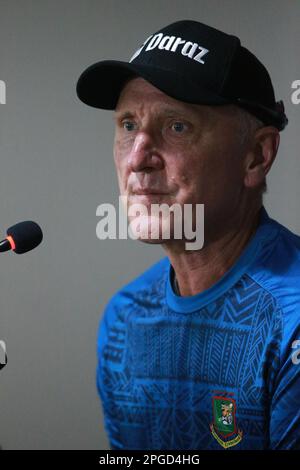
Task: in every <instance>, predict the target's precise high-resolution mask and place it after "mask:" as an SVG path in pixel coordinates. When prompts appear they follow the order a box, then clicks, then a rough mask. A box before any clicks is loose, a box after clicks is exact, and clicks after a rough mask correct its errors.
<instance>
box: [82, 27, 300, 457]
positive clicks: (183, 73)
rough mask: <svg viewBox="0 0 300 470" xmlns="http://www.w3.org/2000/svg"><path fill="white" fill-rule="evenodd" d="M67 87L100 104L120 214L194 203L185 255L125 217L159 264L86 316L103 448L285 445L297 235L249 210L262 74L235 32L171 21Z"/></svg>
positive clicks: (274, 120) (276, 107) (257, 184)
mask: <svg viewBox="0 0 300 470" xmlns="http://www.w3.org/2000/svg"><path fill="white" fill-rule="evenodd" d="M77 93H78V96H79V98H80V99H81V100H82V101H83V102H84V103H86V104H88V105H90V106H94V107H97V108H103V109H114V110H115V120H116V132H115V142H114V159H115V164H116V168H117V173H118V179H119V185H120V192H121V194H122V195H123V196H126V197H127V198H128V207H129V208H130V207H132V206H133V204H135V203H143V204H144V205H146V206H147V207H150V206H151V205H152V204H154V203H166V204H167V205H168V206H171V205H172V204H174V203H176V204H179V205H180V206H181V207H183V206H184V205H185V204H192V206H193V208H195V207H196V205H197V204H204V219H205V224H204V227H205V230H204V245H203V246H202V247H201V249H197V250H187V249H186V239H185V238H184V237H183V238H182V239H177V238H175V237H174V225H173V226H172V230H171V236H170V239H164V238H163V237H162V236H161V232H160V237H159V239H157V240H153V238H152V237H151V230H152V219H150V218H147V217H140V218H139V216H138V215H136V219H137V220H138V221H139V222H140V226H141V227H142V228H143V233H147V234H148V238H145V237H143V238H142V237H141V238H140V239H141V240H142V241H145V242H147V243H161V244H162V246H163V248H164V249H165V251H166V255H167V256H166V257H165V258H163V259H162V260H161V261H159V262H158V263H156V264H155V265H154V266H152V267H151V268H150V269H148V270H147V271H146V272H145V273H143V274H142V275H141V276H139V277H138V278H137V279H135V280H133V281H132V282H130V283H129V284H128V285H126V286H125V287H123V288H122V289H120V290H119V292H117V293H116V294H115V295H114V296H113V298H112V299H111V300H110V302H109V303H108V305H107V307H106V309H105V312H104V316H103V318H102V319H101V322H100V328H99V337H98V367H97V386H98V391H99V394H100V397H101V400H102V405H103V411H104V418H105V427H106V431H107V433H108V436H109V441H110V445H111V448H113V449H179V450H180V449H197V450H201V449H220V450H221V449H227V448H232V449H237V450H239V449H296V448H300V393H299V392H300V372H299V367H300V366H299V365H297V362H298V361H295V360H294V359H295V347H296V346H297V345H298V343H297V340H298V339H299V338H300V331H299V315H298V310H299V302H300V283H299V272H300V271H299V269H300V237H298V236H296V235H294V234H293V233H291V232H290V231H289V230H288V229H287V228H285V227H283V226H282V225H280V224H279V223H277V222H276V221H274V220H273V219H271V218H270V217H269V215H268V214H267V212H266V210H265V208H264V206H263V202H262V197H263V193H264V191H265V189H266V175H267V173H268V172H269V170H270V168H271V166H272V164H273V162H274V159H275V156H276V153H277V149H278V145H279V131H281V130H283V129H284V127H285V125H286V124H287V118H286V116H285V114H284V107H283V103H282V102H278V103H276V101H275V97H274V91H273V87H272V83H271V79H270V77H269V74H268V72H267V70H266V69H265V67H264V66H263V65H262V64H261V62H260V61H259V60H258V59H257V58H256V57H255V56H254V55H253V54H252V53H251V52H249V51H248V50H247V49H246V48H244V47H243V46H241V44H240V41H239V39H238V38H236V37H234V36H231V35H228V34H225V33H223V32H221V31H218V30H216V29H214V28H211V27H209V26H206V25H204V24H201V23H198V22H195V21H180V22H176V23H174V24H171V25H169V26H167V27H165V28H163V29H162V30H160V31H159V32H157V33H155V34H154V35H151V36H150V37H148V38H147V39H146V41H145V42H144V44H143V45H142V46H141V47H140V48H139V49H138V51H137V52H136V53H135V54H134V56H133V57H132V59H131V61H130V62H129V63H127V62H117V61H103V62H99V63H97V64H94V65H93V66H91V67H89V68H88V69H87V70H86V71H85V72H83V74H82V75H81V77H80V79H79V81H78V84H77ZM194 217H195V212H193V222H195V218H194ZM133 219H134V217H133V216H131V220H133ZM160 222H161V219H160ZM160 228H162V227H160ZM146 229H147V230H146ZM148 229H149V230H148Z"/></svg>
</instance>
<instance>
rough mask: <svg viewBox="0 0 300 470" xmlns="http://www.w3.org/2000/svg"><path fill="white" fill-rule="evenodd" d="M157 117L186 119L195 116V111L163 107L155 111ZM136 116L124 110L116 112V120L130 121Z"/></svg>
mask: <svg viewBox="0 0 300 470" xmlns="http://www.w3.org/2000/svg"><path fill="white" fill-rule="evenodd" d="M155 114H156V115H162V116H166V117H176V116H185V117H186V118H188V117H189V115H190V116H195V114H196V112H195V110H186V109H180V108H176V107H175V106H162V107H161V108H159V109H158V110H156V111H155ZM134 116H135V112H132V111H128V110H124V111H121V110H120V111H115V114H114V119H116V120H120V119H130V118H133V117H134Z"/></svg>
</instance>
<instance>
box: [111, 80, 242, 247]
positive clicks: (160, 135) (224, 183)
mask: <svg viewBox="0 0 300 470" xmlns="http://www.w3.org/2000/svg"><path fill="white" fill-rule="evenodd" d="M115 120H116V130H115V140H114V160H115V165H116V169H117V174H118V181H119V186H120V193H121V195H123V196H127V197H128V206H130V205H132V204H134V203H142V204H145V205H146V206H150V204H152V203H156V204H162V203H166V204H168V205H169V206H171V205H172V204H174V203H179V204H180V205H181V206H183V204H188V203H189V204H196V203H198V204H205V209H204V211H205V212H204V213H205V226H206V228H207V227H208V228H209V227H210V226H212V225H214V227H215V228H217V225H218V222H220V223H222V221H225V218H226V217H230V216H231V215H232V214H234V213H235V210H236V208H237V207H238V204H239V199H240V196H241V191H242V189H243V178H244V169H243V151H242V147H241V138H240V136H239V134H238V128H239V127H238V122H237V119H236V116H235V114H234V113H233V111H232V107H229V106H214V107H212V106H203V105H194V104H188V103H184V102H181V101H178V100H176V99H173V98H171V97H169V96H168V95H166V94H164V93H163V92H162V91H160V90H158V89H157V88H155V87H154V86H152V85H151V84H150V83H149V82H147V81H145V80H143V79H142V78H134V79H132V80H130V81H129V82H128V83H127V84H126V85H125V86H124V88H123V90H122V92H121V95H120V97H119V100H118V104H117V107H116V112H115ZM143 220H144V219H143ZM144 221H145V220H144ZM141 223H143V222H141ZM207 224H209V225H208V226H207ZM144 241H146V240H144ZM148 241H149V240H148Z"/></svg>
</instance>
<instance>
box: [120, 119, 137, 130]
mask: <svg viewBox="0 0 300 470" xmlns="http://www.w3.org/2000/svg"><path fill="white" fill-rule="evenodd" d="M122 126H123V128H124V129H125V130H126V131H133V130H134V129H135V123H134V122H132V121H123V123H122Z"/></svg>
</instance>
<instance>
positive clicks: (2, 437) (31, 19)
mask: <svg viewBox="0 0 300 470" xmlns="http://www.w3.org/2000/svg"><path fill="white" fill-rule="evenodd" d="M179 19H196V20H199V21H202V22H207V23H208V24H210V25H212V26H215V27H219V28H220V29H223V30H224V31H226V32H230V33H233V34H237V35H239V36H240V37H241V39H242V42H243V43H244V44H245V45H246V46H247V47H249V48H250V49H251V50H253V51H254V52H255V53H256V54H257V55H258V56H259V58H261V60H262V61H263V62H265V64H266V65H267V67H268V69H269V70H270V72H271V75H272V78H273V81H274V84H275V91H276V95H277V98H278V99H280V98H282V99H283V100H284V101H285V104H286V108H287V114H288V116H289V119H290V124H289V126H288V128H287V129H286V130H285V131H284V132H283V133H282V141H281V146H280V152H279V155H278V158H277V160H276V163H275V165H274V167H273V169H272V171H271V173H270V176H269V179H268V184H269V191H268V193H267V195H266V199H265V206H266V208H267V210H268V211H269V213H270V215H272V216H273V217H274V218H276V219H278V220H279V221H280V222H282V223H284V224H285V225H287V226H288V227H289V228H291V229H292V230H294V231H296V232H298V233H300V217H299V215H300V209H299V206H298V202H299V199H300V186H299V184H298V181H299V177H300V159H299V155H298V145H297V144H298V142H297V140H298V133H299V123H300V105H298V106H296V105H293V104H292V103H291V99H290V96H291V83H292V81H294V80H296V79H300V69H299V51H298V46H299V43H300V30H299V23H300V4H299V2H296V1H293V0H286V1H284V2H282V0H251V1H243V0H226V1H221V0H185V1H184V2H183V1H175V0H166V1H158V0H151V1H141V0H134V1H127V2H124V1H121V0H114V1H112V0H98V1H96V0H72V1H71V0H59V1H58V0H49V1H48V0H22V1H21V0H0V64H1V67H0V79H1V80H4V81H5V82H6V85H7V103H6V104H5V105H1V104H0V116H1V125H0V152H1V172H0V181H1V184H0V201H1V204H0V213H1V226H0V229H1V233H3V235H5V229H6V228H7V227H8V226H10V225H11V224H14V223H16V222H18V221H21V220H26V219H33V220H36V221H37V222H39V223H40V224H41V226H42V228H43V230H44V235H45V238H44V242H43V245H42V246H40V247H39V248H37V249H36V250H35V251H32V252H31V253H27V254H25V255H23V256H18V255H16V254H14V253H9V254H6V255H2V256H1V294H0V339H2V340H4V341H5V342H6V344H7V352H8V364H7V366H6V367H5V368H4V369H3V370H2V371H1V372H0V444H1V445H2V447H3V448H4V449H105V448H107V446H108V442H107V438H106V436H105V432H104V430H103V423H102V413H101V407H100V402H99V401H98V397H97V393H96V388H95V366H96V333H97V328H98V322H99V319H100V316H101V314H102V309H103V307H104V305H105V304H106V302H107V301H108V299H109V298H110V297H111V295H112V294H113V293H114V292H115V291H116V290H117V289H119V288H120V286H121V285H123V284H124V283H126V282H128V281H129V280H130V279H132V278H133V277H135V276H136V275H138V274H139V273H140V272H141V271H143V270H144V269H146V268H147V266H149V265H150V264H152V263H153V262H155V261H156V260H158V259H159V258H161V257H162V256H164V252H163V251H162V250H161V248H160V247H158V246H157V247H154V246H152V247H151V246H149V245H143V244H142V243H140V242H135V241H133V240H128V241H108V240H106V241H100V240H98V239H97V238H96V224H97V217H96V208H97V206H98V205H99V204H100V203H102V202H115V203H116V202H117V198H118V187H117V179H116V176H115V173H114V167H113V161H112V137H113V125H112V114H111V113H110V112H105V111H99V110H94V109H92V108H88V107H86V106H84V105H83V104H82V103H80V102H79V101H78V100H77V98H76V95H75V84H76V80H77V78H78V76H79V74H80V73H81V71H82V70H83V69H84V68H85V67H86V66H87V65H89V64H91V63H92V62H95V61H97V60H100V59H108V58H115V59H127V58H129V57H130V56H131V54H132V53H133V52H134V51H135V49H136V48H137V47H138V46H139V45H140V43H141V42H142V40H143V39H145V38H146V37H147V35H149V34H151V33H152V32H154V31H156V30H157V29H159V28H160V27H162V26H164V25H166V24H168V23H170V22H172V21H176V20H179Z"/></svg>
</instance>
